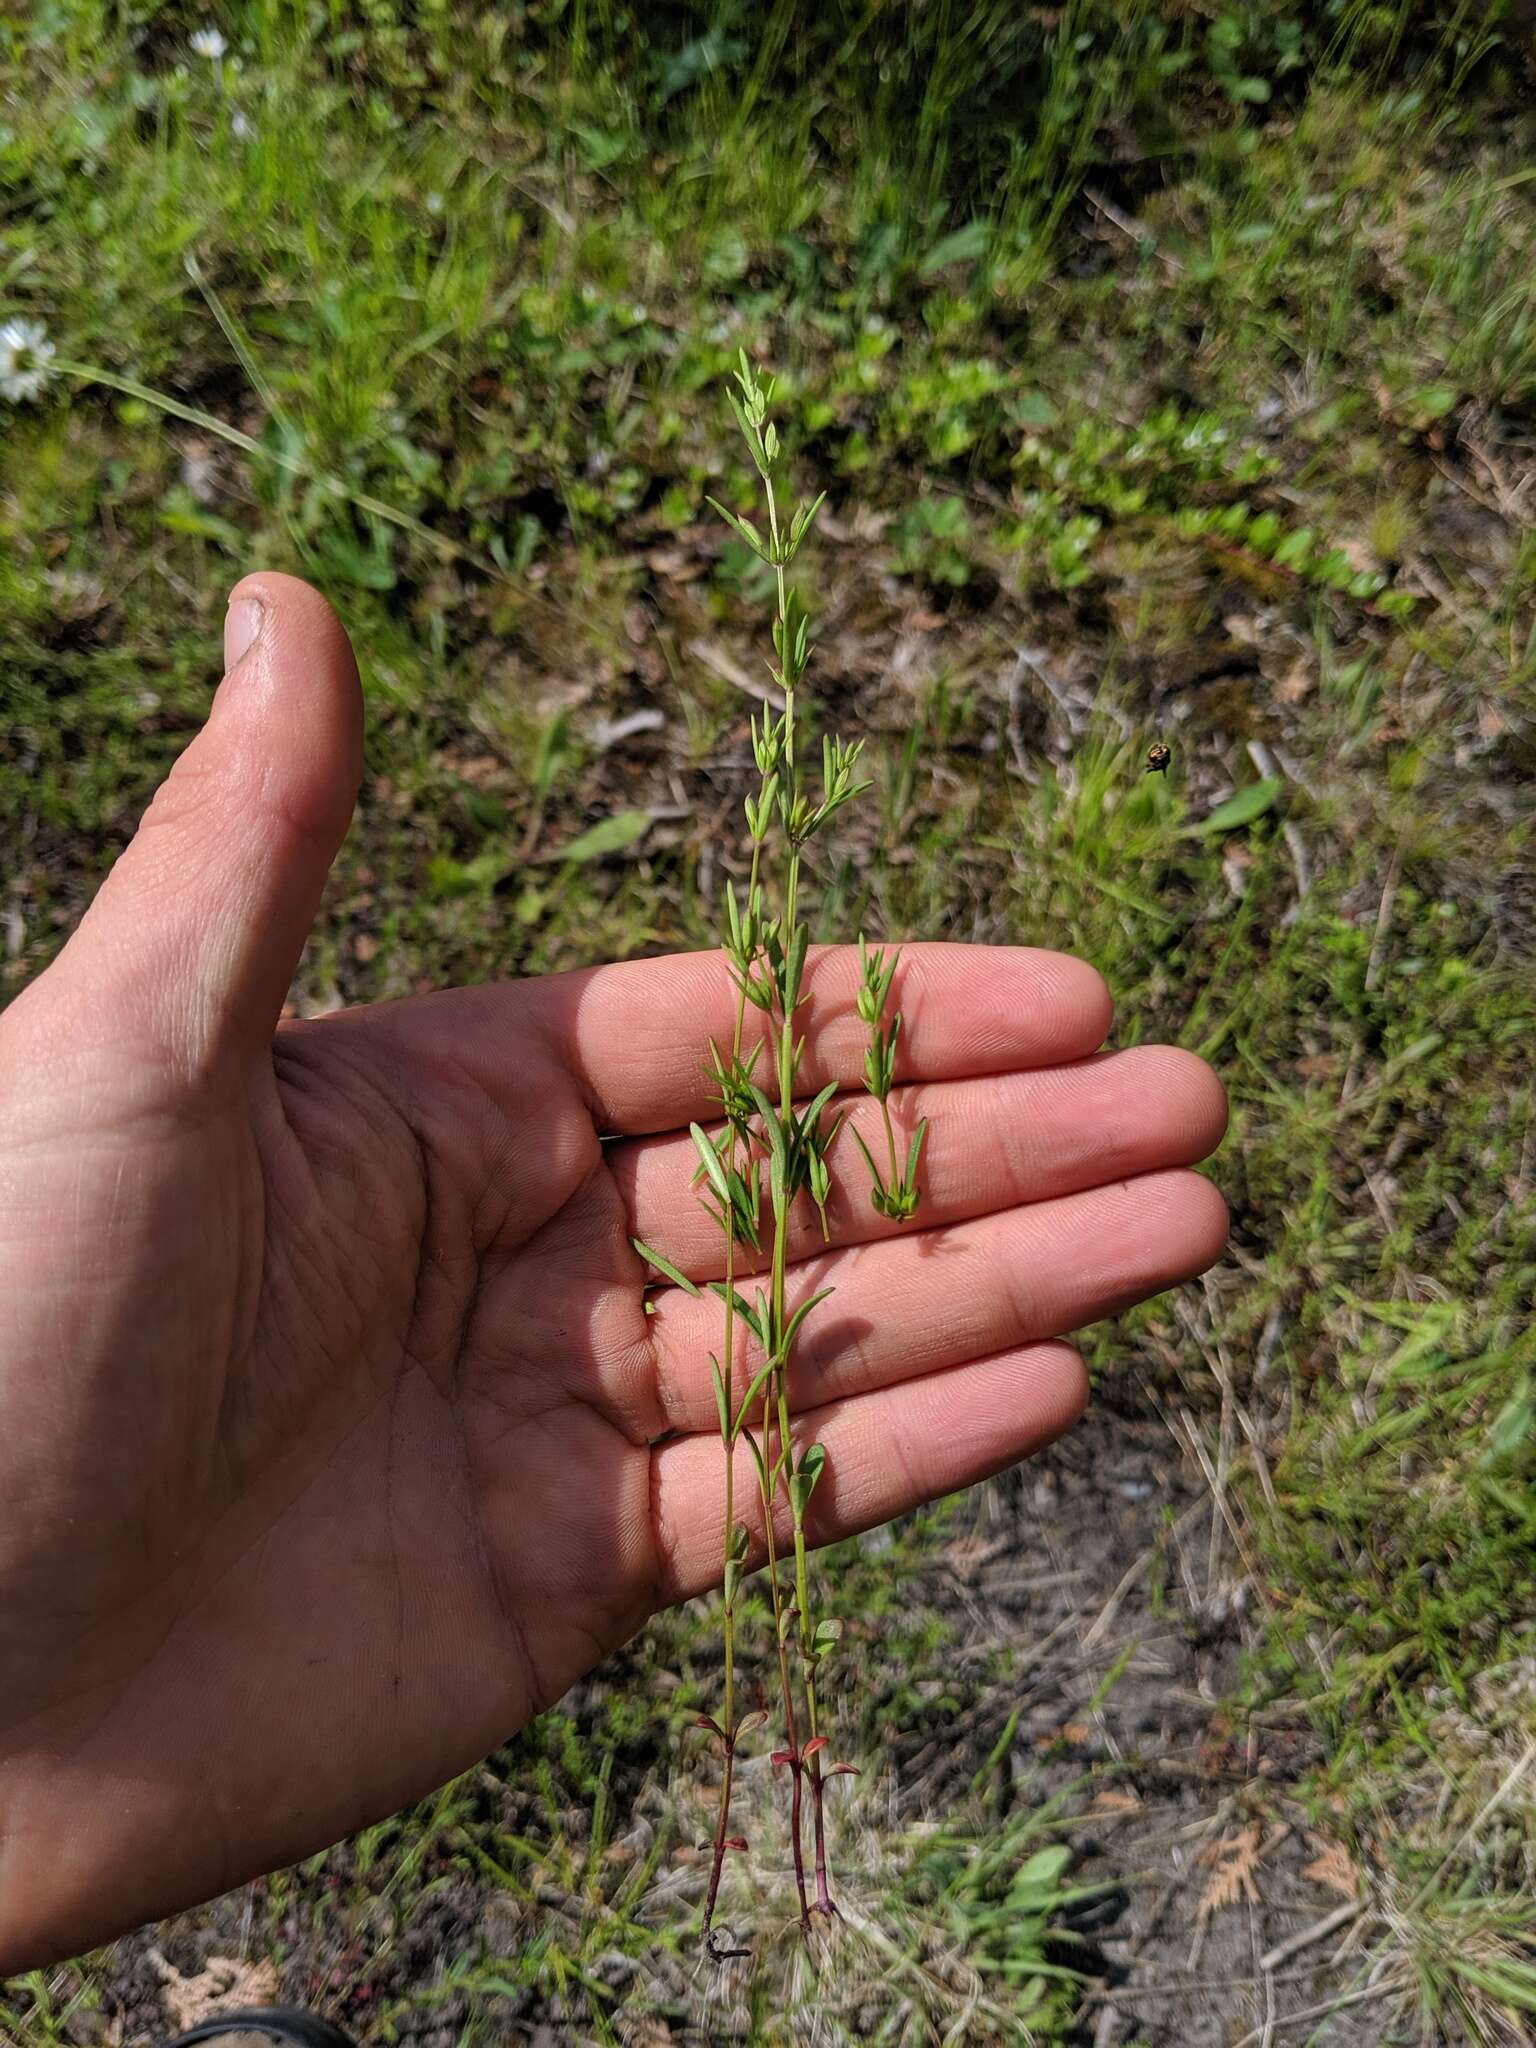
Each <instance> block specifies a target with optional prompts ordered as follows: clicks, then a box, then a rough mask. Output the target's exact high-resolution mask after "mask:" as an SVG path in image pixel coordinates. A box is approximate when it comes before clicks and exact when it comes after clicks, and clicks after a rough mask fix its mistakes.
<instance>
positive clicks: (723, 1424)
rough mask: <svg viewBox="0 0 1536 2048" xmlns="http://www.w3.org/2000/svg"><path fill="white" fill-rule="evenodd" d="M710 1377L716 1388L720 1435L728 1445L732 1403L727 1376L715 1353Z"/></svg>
mask: <svg viewBox="0 0 1536 2048" xmlns="http://www.w3.org/2000/svg"><path fill="white" fill-rule="evenodd" d="M709 1376H710V1379H711V1380H712V1381H713V1382H714V1388H715V1413H716V1414H717V1415H718V1416H719V1418H720V1434H721V1436H722V1438H723V1439H724V1440H725V1442H726V1443H729V1442H730V1440H731V1401H730V1396H729V1395H728V1394H727V1393H726V1391H725V1375H724V1373H722V1372H721V1370H720V1361H719V1359H718V1358H716V1356H715V1354H714V1353H713V1351H711V1352H710V1354H709Z"/></svg>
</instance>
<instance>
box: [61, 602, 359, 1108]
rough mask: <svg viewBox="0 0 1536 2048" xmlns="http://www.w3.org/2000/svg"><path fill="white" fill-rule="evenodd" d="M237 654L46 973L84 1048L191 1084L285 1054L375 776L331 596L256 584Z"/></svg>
mask: <svg viewBox="0 0 1536 2048" xmlns="http://www.w3.org/2000/svg"><path fill="white" fill-rule="evenodd" d="M224 657H225V665H226V672H225V676H224V680H223V681H222V683H220V685H219V688H218V691H217V693H216V695H215V697H214V700H213V708H212V710H211V712H210V713H209V716H208V722H207V724H206V725H205V726H204V727H203V730H202V731H201V732H200V733H199V734H198V736H197V737H196V739H194V740H193V741H192V743H191V745H190V746H189V747H188V748H187V749H186V751H185V752H184V753H183V754H182V756H181V758H180V759H179V760H178V761H177V763H176V765H175V767H174V768H173V769H172V770H171V773H170V775H169V777H168V778H167V780H166V781H165V782H164V783H163V784H162V785H161V787H160V789H159V790H158V791H157V792H156V795H155V799H154V802H153V803H152V804H151V805H150V807H149V809H148V811H146V813H145V814H144V817H143V819H142V820H141V822H140V824H139V829H138V832H137V833H136V835H135V836H134V839H133V841H132V843H131V844H130V845H129V847H128V848H127V850H126V852H125V853H124V854H123V855H122V857H121V858H120V859H119V860H118V862H117V865H116V866H115V867H114V868H113V870H112V872H111V874H110V875H109V876H108V877H107V879H106V881H105V882H104V883H103V884H102V887H101V889H100V891H99V892H98V894H97V896H96V900H95V902H94V903H93V904H92V905H91V908H90V910H89V911H88V912H87V913H86V916H85V918H84V920H83V921H82V923H81V925H80V928H79V930H78V932H77V933H76V934H75V936H74V937H73V938H72V939H71V940H70V942H69V944H68V945H67V946H66V947H65V949H64V951H63V953H62V954H61V955H60V957H59V959H58V961H57V963H56V964H55V966H54V967H53V968H52V969H50V970H49V972H48V973H47V974H46V975H44V976H43V978H42V982H43V983H52V984H53V987H52V989H51V991H50V993H51V994H52V995H53V997H54V998H55V999H57V998H60V997H62V998H64V999H65V1000H66V1002H68V1005H69V1010H68V1014H69V1018H70V1027H71V1034H72V1036H73V1037H74V1039H75V1043H76V1046H77V1048H78V1047H79V1042H80V1036H81V1034H82V1031H83V1033H84V1035H86V1036H87V1037H89V1038H90V1039H91V1040H99V1042H100V1044H101V1046H102V1049H106V1047H107V1045H108V1043H109V1042H110V1044H111V1046H112V1048H113V1049H114V1050H117V1051H119V1052H120V1051H121V1050H122V1049H123V1047H124V1046H125V1045H129V1046H132V1047H133V1048H134V1049H135V1050H136V1051H139V1052H141V1053H147V1054H148V1055H149V1056H150V1057H151V1058H152V1059H153V1061H154V1063H155V1065H156V1067H158V1068H159V1069H160V1070H161V1073H162V1075H163V1074H164V1072H165V1070H166V1069H167V1068H169V1069H170V1070H171V1071H172V1073H173V1074H174V1075H176V1077H177V1078H180V1079H192V1078H196V1077H199V1076H206V1075H214V1074H218V1073H221V1072H222V1073H228V1072H230V1071H231V1070H232V1069H234V1068H237V1067H239V1066H241V1065H243V1064H245V1063H246V1062H247V1061H248V1060H249V1059H250V1058H251V1056H252V1055H254V1054H255V1053H257V1052H258V1051H261V1052H265V1050H266V1048H267V1047H268V1046H269V1045H270V1042H271V1037H272V1033H273V1030H274V1028H275V1026H276V1023H277V1019H278V1014H279V1012H280V1010H281V1008H282V1005H283V1001H284V998H285V996H286V995H287V992H288V985H289V983H290V981H291V980H292V977H293V972H294V969H295V967H296V966H297V964H298V960H299V955H300V953H301V952H302V950H303V947H304V941H305V939H306V938H307V937H308V934H309V929H310V926H311V925H312V923H313V922H314V917H315V912H316V910H317V909H318V907H319V903H320V893H321V890H322V889H323V887H324V885H325V878H326V875H327V873H328V872H329V869H330V865H331V862H332V861H333V860H334V859H335V856H336V850H337V848H338V847H339V846H340V844H341V841H342V838H343V836H344V835H345V833H346V829H347V825H348V822H349V820H350V819H351V816H352V806H353V803H354V801H355V799H356V795H357V786H358V782H359V779H360V777H361V774H362V726H363V719H362V698H361V693H360V691H359V688H358V679H357V664H356V662H355V661H354V660H353V658H352V649H351V646H350V644H349V643H348V640H347V636H346V633H345V631H344V629H343V627H342V625H341V622H340V620H339V619H338V618H337V617H336V614H335V613H334V612H333V611H332V610H331V607H330V606H329V605H328V604H327V603H326V601H325V599H324V598H323V597H321V596H320V594H319V592H318V591H315V590H312V589H311V588H310V587H309V585H308V584H307V583H300V582H299V581H298V580H297V579H296V578H295V577H292V576H280V575H277V574H275V573H273V572H271V571H262V572H261V573H259V574H257V575H254V576H247V577H245V578H244V579H243V580H242V581H241V582H240V583H238V584H236V586H235V588H234V590H233V591H232V592H231V594H230V600H229V610H228V613H227V615H226V618H225V622H224ZM41 986H42V984H39V989H41ZM71 999H72V1000H71Z"/></svg>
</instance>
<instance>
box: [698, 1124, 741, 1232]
mask: <svg viewBox="0 0 1536 2048" xmlns="http://www.w3.org/2000/svg"><path fill="white" fill-rule="evenodd" d="M688 1135H689V1137H690V1138H692V1140H693V1143H694V1149H695V1151H696V1152H697V1153H698V1155H699V1164H700V1165H701V1166H702V1167H703V1169H704V1172H705V1174H706V1175H707V1176H708V1179H709V1183H710V1185H711V1187H713V1189H714V1191H715V1193H716V1194H717V1195H718V1196H719V1197H720V1205H721V1207H722V1208H723V1209H725V1210H727V1211H729V1209H730V1206H731V1191H730V1188H729V1186H728V1185H727V1182H726V1178H725V1167H724V1165H723V1164H722V1162H721V1159H720V1154H719V1153H718V1152H717V1151H716V1150H715V1148H714V1146H713V1145H712V1144H711V1143H710V1140H709V1134H708V1133H707V1132H706V1131H705V1129H704V1127H703V1126H702V1125H701V1124H690V1125H689V1126H688Z"/></svg>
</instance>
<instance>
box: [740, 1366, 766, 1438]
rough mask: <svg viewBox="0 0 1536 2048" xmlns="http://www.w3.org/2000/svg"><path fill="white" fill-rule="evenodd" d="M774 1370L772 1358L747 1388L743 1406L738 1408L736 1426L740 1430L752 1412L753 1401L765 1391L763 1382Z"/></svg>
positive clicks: (743, 1396) (742, 1402) (742, 1399)
mask: <svg viewBox="0 0 1536 2048" xmlns="http://www.w3.org/2000/svg"><path fill="white" fill-rule="evenodd" d="M772 1371H773V1360H772V1359H771V1358H770V1359H769V1361H768V1363H767V1364H766V1365H765V1366H764V1367H763V1368H762V1370H761V1371H760V1372H759V1373H758V1374H757V1376H756V1378H755V1379H754V1380H753V1381H752V1384H751V1385H750V1386H749V1387H748V1388H747V1391H746V1392H745V1393H744V1394H743V1395H742V1397H741V1406H740V1407H739V1408H738V1409H737V1410H736V1427H737V1429H738V1430H739V1429H740V1428H741V1425H742V1424H743V1423H744V1422H745V1421H746V1419H747V1417H748V1415H750V1414H751V1412H752V1403H753V1402H754V1401H755V1400H756V1399H757V1397H758V1395H759V1394H760V1393H761V1392H762V1391H763V1384H764V1382H765V1381H766V1380H767V1379H768V1378H769V1376H770V1374H771V1373H772Z"/></svg>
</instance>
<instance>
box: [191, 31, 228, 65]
mask: <svg viewBox="0 0 1536 2048" xmlns="http://www.w3.org/2000/svg"><path fill="white" fill-rule="evenodd" d="M228 48H229V45H228V43H226V42H225V40H224V38H223V37H222V36H221V35H220V34H219V32H218V30H217V29H216V28H200V29H199V30H198V31H197V33H196V34H195V35H194V36H193V38H192V51H193V55H194V56H198V57H206V58H207V59H208V61H209V62H210V63H211V64H217V63H218V61H219V59H220V58H221V57H222V56H223V54H224V52H225V51H226V50H227V49H228Z"/></svg>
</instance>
